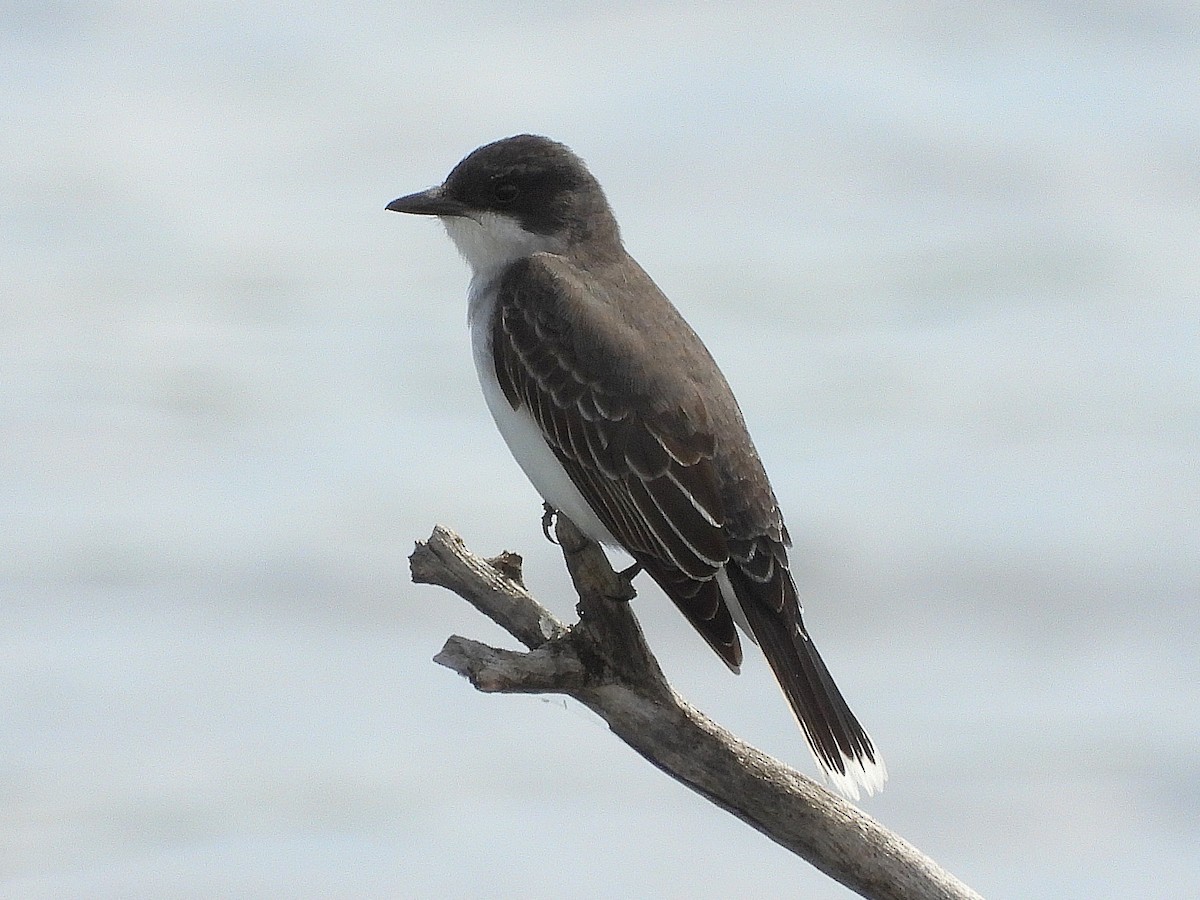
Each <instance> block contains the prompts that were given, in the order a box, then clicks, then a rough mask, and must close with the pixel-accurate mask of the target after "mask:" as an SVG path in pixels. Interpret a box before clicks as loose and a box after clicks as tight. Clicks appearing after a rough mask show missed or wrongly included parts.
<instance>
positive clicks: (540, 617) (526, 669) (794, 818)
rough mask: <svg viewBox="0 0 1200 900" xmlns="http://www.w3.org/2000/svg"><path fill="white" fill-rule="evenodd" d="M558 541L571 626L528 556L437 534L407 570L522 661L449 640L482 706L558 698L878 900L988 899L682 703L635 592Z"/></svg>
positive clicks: (588, 553)
mask: <svg viewBox="0 0 1200 900" xmlns="http://www.w3.org/2000/svg"><path fill="white" fill-rule="evenodd" d="M555 536H556V537H557V539H558V543H559V544H560V545H561V546H562V551H563V557H564V559H565V560H566V564H567V569H568V571H569V572H570V574H571V580H572V582H573V583H574V586H575V590H576V592H577V593H578V595H579V602H578V604H577V606H576V610H577V612H578V613H579V621H578V622H576V623H575V624H574V625H571V626H568V625H566V624H564V623H563V622H562V621H560V620H559V619H558V618H557V617H556V616H555V615H554V614H553V613H552V612H550V611H549V610H548V609H546V608H545V607H543V606H542V605H541V604H540V603H539V602H538V601H537V600H536V599H535V598H534V597H533V595H532V594H530V593H529V591H528V590H526V588H525V585H524V583H523V581H522V577H521V557H520V556H518V555H517V554H515V553H507V552H506V553H502V554H500V555H499V556H497V557H494V558H492V559H484V558H482V557H479V556H477V555H475V554H474V553H472V552H471V551H470V550H468V549H467V547H466V545H465V544H464V543H463V540H462V538H460V537H459V536H458V535H457V534H455V533H454V532H453V531H450V530H449V529H447V528H444V527H442V526H440V525H439V526H437V527H435V528H434V530H433V534H432V535H431V536H430V538H429V540H428V541H425V542H423V543H421V542H419V543H418V544H417V545H416V548H415V550H414V551H413V554H412V556H411V557H410V558H409V563H410V567H411V572H412V579H413V581H414V582H416V583H418V584H433V585H438V586H440V587H443V588H446V589H448V590H450V591H453V592H454V593H456V594H458V595H459V596H460V597H462V598H463V599H464V600H466V601H467V602H468V603H470V604H471V605H472V606H474V607H475V608H476V609H478V610H479V611H480V612H482V613H483V614H484V615H486V616H487V617H488V618H490V619H491V620H492V621H494V622H495V623H496V624H497V625H499V626H500V627H501V628H503V629H505V630H506V631H507V632H509V634H511V635H513V637H515V638H516V639H517V640H518V641H520V642H521V643H522V644H524V645H525V647H526V648H528V650H527V651H514V650H504V649H500V648H497V647H491V646H489V645H487V644H483V643H480V642H479V641H474V640H470V639H468V638H464V637H459V636H457V635H455V636H452V637H451V638H450V639H449V640H447V641H446V644H445V646H444V647H442V650H441V652H439V653H438V654H437V656H435V657H434V661H435V662H437V663H438V664H439V665H443V666H445V667H447V668H449V669H451V670H453V671H455V672H457V673H458V674H460V675H462V676H464V677H465V678H467V679H468V680H469V681H470V682H471V684H472V685H473V686H474V687H475V688H476V689H478V690H480V691H483V692H485V693H501V694H504V693H557V694H565V695H566V696H569V697H573V698H574V699H576V700H577V701H579V702H580V703H582V704H583V705H584V706H587V707H588V708H589V709H591V710H593V711H594V712H596V713H597V714H598V715H599V716H600V717H601V718H602V719H604V721H605V722H606V723H607V724H608V726H609V728H610V729H611V730H612V731H613V733H614V734H616V735H617V736H618V737H619V738H621V740H623V741H624V742H625V743H627V744H628V745H629V746H631V747H632V748H633V749H634V750H636V751H637V752H638V753H639V754H641V755H642V756H643V757H645V758H646V759H647V760H649V761H650V762H651V763H653V764H654V765H655V766H656V767H658V768H659V769H661V770H663V771H664V772H666V773H667V774H669V775H670V776H671V777H673V778H675V779H676V780H678V781H680V782H682V783H683V784H685V785H687V786H688V787H690V788H691V789H692V790H694V791H696V792H697V793H699V794H701V795H702V796H704V797H705V798H706V799H708V800H709V801H711V802H712V803H714V804H716V805H717V806H719V807H721V808H722V809H724V810H726V811H727V812H730V813H732V814H733V815H735V816H737V817H738V818H740V819H742V820H743V821H744V822H746V823H747V824H749V825H750V826H752V827H754V828H756V829H757V830H759V831H761V832H762V833H763V834H765V835H766V836H767V837H769V838H771V839H772V840H774V841H776V842H777V843H779V844H781V845H782V846H784V847H786V848H787V849H789V850H791V851H792V852H793V853H796V854H797V855H799V856H801V857H803V858H804V859H806V860H808V861H809V862H810V863H812V864H813V865H814V866H816V867H817V868H818V869H820V870H821V871H823V872H825V873H826V874H827V875H829V876H830V877H832V878H834V879H836V880H837V881H839V882H841V883H842V884H844V885H845V886H847V887H848V888H850V889H851V890H854V891H856V892H857V893H859V894H861V895H862V896H864V897H869V898H875V900H982V898H980V895H979V894H977V893H976V892H974V891H973V890H971V889H970V888H969V887H967V886H966V885H965V884H963V883H962V882H961V881H959V880H958V879H957V878H955V877H954V876H953V875H951V874H950V873H949V872H947V871H945V870H944V869H942V868H941V867H939V866H938V865H937V864H936V863H935V862H934V861H933V860H931V859H930V858H929V857H927V856H925V855H924V854H923V853H921V852H920V851H919V850H917V849H916V848H915V847H913V846H912V845H911V844H909V843H908V842H907V841H905V840H904V839H903V838H901V837H900V836H899V835H896V834H895V833H893V832H891V831H889V830H888V829H886V828H884V827H883V826H882V825H880V824H879V823H878V822H876V821H875V820H874V819H872V818H870V817H869V816H867V815H866V814H865V813H863V812H862V811H860V810H859V809H858V808H856V807H855V806H853V805H852V804H850V803H848V802H846V801H845V800H843V799H841V798H840V797H838V796H836V795H834V794H832V793H830V792H829V791H828V790H826V789H825V788H823V787H822V786H821V785H819V784H817V783H816V782H815V781H813V780H812V779H810V778H808V777H806V776H804V775H802V774H801V773H799V772H797V771H796V770H794V769H792V768H790V767H788V766H786V765H784V764H783V763H781V762H779V761H778V760H775V759H773V758H772V757H770V756H768V755H766V754H765V753H762V752H761V751H759V750H757V749H755V748H754V747H752V746H750V745H749V744H746V743H745V742H744V741H742V740H740V739H739V738H737V737H736V736H735V735H733V734H731V733H730V732H728V731H726V730H725V729H724V728H722V727H721V726H720V725H717V724H716V723H715V722H713V721H712V720H711V719H709V718H708V717H707V716H705V715H704V714H703V713H701V712H700V711H699V710H697V709H695V708H694V707H692V706H691V705H690V704H689V703H687V701H685V700H684V699H683V698H681V697H680V696H679V695H678V694H676V693H675V691H674V690H673V689H672V688H671V686H670V685H669V684H668V683H667V680H666V678H665V677H664V676H663V672H662V669H661V668H660V667H659V665H658V661H657V660H656V659H655V658H654V655H653V654H652V653H651V652H650V648H649V646H647V644H646V640H645V637H644V636H643V634H642V630H641V627H640V626H639V625H638V622H637V619H636V618H635V617H634V614H633V610H632V604H630V603H627V602H620V601H623V600H628V599H630V598H631V597H632V596H633V593H634V592H633V590H632V587H631V585H630V582H629V579H628V578H626V577H624V576H623V575H622V574H620V573H617V572H614V571H613V569H612V567H611V566H610V565H609V562H608V559H607V557H605V555H604V551H603V550H601V549H600V547H599V545H598V544H596V543H595V542H593V541H591V540H590V539H588V538H586V537H585V536H584V535H583V534H581V533H580V532H579V530H578V529H577V528H576V527H575V525H574V524H573V523H572V522H571V521H570V520H569V519H567V518H566V517H565V516H562V515H559V516H558V517H557V522H556V524H555Z"/></svg>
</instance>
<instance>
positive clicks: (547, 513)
mask: <svg viewBox="0 0 1200 900" xmlns="http://www.w3.org/2000/svg"><path fill="white" fill-rule="evenodd" d="M557 515H558V510H557V509H555V508H554V507H553V506H551V505H550V504H549V503H543V504H542V534H544V535H545V536H546V540H548V541H549V542H550V543H552V544H557V543H558V541H556V540H555V539H554V531H553V529H554V517H555V516H557Z"/></svg>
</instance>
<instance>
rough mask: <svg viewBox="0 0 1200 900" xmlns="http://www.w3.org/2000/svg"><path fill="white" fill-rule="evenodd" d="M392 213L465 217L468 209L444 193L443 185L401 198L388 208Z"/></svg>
mask: <svg viewBox="0 0 1200 900" xmlns="http://www.w3.org/2000/svg"><path fill="white" fill-rule="evenodd" d="M386 208H387V209H390V210H391V211H392V212H401V213H412V214H413V215H417V216H465V215H466V214H467V208H466V206H464V205H463V204H461V203H459V202H458V201H457V200H454V199H452V198H450V197H447V196H445V195H444V194H443V193H442V188H441V185H438V186H437V187H433V188H430V189H429V190H427V191H420V192H419V193H416V194H409V195H408V196H407V197H399V198H397V199H395V200H393V201H392V202H391V203H389V204H388V205H387V207H386Z"/></svg>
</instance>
